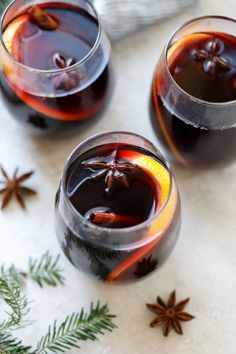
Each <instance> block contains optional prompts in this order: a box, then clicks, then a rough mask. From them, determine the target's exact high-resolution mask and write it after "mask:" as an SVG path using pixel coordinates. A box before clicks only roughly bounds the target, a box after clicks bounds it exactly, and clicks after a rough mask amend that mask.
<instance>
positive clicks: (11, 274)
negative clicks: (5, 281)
mask: <svg viewBox="0 0 236 354" xmlns="http://www.w3.org/2000/svg"><path fill="white" fill-rule="evenodd" d="M1 274H2V275H5V276H6V277H8V278H11V279H12V280H14V282H15V283H16V284H17V285H19V286H23V285H24V284H25V279H24V278H25V277H26V276H27V274H26V273H23V272H21V271H19V270H18V269H17V268H16V267H15V266H14V265H13V264H12V265H11V266H10V267H9V268H6V267H4V266H2V267H1Z"/></svg>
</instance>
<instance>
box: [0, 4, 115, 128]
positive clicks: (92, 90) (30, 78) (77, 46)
mask: <svg viewBox="0 0 236 354" xmlns="http://www.w3.org/2000/svg"><path fill="white" fill-rule="evenodd" d="M40 16H41V17H40ZM44 21H46V24H45V22H44ZM51 21H53V22H52V23H51ZM55 23H56V25H55ZM47 66H48V67H47ZM46 67H47V68H46ZM45 68H46V69H45ZM0 86H1V89H2V96H3V99H4V101H5V103H6V106H7V108H8V109H9V111H10V112H11V115H12V117H13V118H15V119H16V120H17V121H18V122H19V123H21V124H22V125H23V126H25V127H26V128H28V129H29V130H30V131H31V132H33V133H34V132H35V133H46V132H51V131H54V130H57V129H58V128H63V129H64V128H65V127H71V126H72V127H74V126H75V123H77V122H80V121H81V120H85V119H87V118H89V117H93V116H96V115H97V114H98V113H100V112H101V111H102V110H103V109H104V108H105V107H106V104H107V103H108V100H109V98H110V95H111V92H112V87H113V75H112V68H111V47H110V42H109V40H108V38H107V35H106V34H105V32H104V30H103V28H102V25H101V22H100V19H99V17H98V14H97V12H96V10H95V8H94V6H93V5H92V3H91V2H90V1H88V0H58V1H57V2H52V1H51V0H40V1H36V0H15V1H13V2H12V3H11V4H10V5H9V6H8V8H7V9H6V10H5V12H4V14H3V16H2V19H1V28H0Z"/></svg>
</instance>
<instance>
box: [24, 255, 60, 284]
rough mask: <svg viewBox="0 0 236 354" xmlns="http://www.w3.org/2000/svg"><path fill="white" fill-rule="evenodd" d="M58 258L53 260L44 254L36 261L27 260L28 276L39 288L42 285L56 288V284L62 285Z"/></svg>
mask: <svg viewBox="0 0 236 354" xmlns="http://www.w3.org/2000/svg"><path fill="white" fill-rule="evenodd" d="M59 259H60V256H59V255H58V256H57V257H56V258H55V259H53V257H52V256H51V255H50V254H49V252H46V253H44V254H43V256H42V257H41V258H40V259H39V260H38V259H32V258H30V260H29V275H30V277H31V278H32V280H34V281H35V282H36V283H37V284H38V285H39V286H40V287H41V288H42V287H43V285H44V284H47V285H50V286H57V285H58V283H60V284H64V280H65V278H64V277H63V275H62V274H61V273H62V270H61V269H60V268H59V266H58V262H59Z"/></svg>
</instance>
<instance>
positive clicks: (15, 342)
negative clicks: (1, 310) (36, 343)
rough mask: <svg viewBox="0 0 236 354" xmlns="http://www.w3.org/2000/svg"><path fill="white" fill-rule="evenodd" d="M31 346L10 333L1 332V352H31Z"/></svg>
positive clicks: (22, 353) (15, 353)
mask: <svg viewBox="0 0 236 354" xmlns="http://www.w3.org/2000/svg"><path fill="white" fill-rule="evenodd" d="M30 350H31V348H30V347H26V346H24V345H23V344H22V342H21V340H19V339H17V338H14V337H13V336H12V335H11V334H9V333H0V354H30V353H31V352H30Z"/></svg>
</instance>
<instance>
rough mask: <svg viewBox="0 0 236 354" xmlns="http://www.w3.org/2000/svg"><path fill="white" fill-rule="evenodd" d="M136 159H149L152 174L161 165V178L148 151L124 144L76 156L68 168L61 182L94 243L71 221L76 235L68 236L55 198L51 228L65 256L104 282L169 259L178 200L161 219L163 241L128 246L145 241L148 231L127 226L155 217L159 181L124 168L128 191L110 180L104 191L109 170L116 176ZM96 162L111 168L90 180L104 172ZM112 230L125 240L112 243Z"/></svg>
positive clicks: (141, 272)
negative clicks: (97, 216)
mask: <svg viewBox="0 0 236 354" xmlns="http://www.w3.org/2000/svg"><path fill="white" fill-rule="evenodd" d="M136 158H141V159H143V158H144V159H145V158H147V159H149V160H148V161H149V162H148V163H147V166H148V165H149V164H151V162H150V161H151V160H153V161H155V166H157V167H156V168H157V169H158V165H159V164H160V166H161V169H160V170H159V169H158V171H159V172H160V173H161V171H166V166H165V165H164V164H162V162H161V161H159V160H158V159H157V158H156V157H155V156H154V155H152V154H151V153H150V152H148V151H146V150H143V149H140V148H136V147H133V146H130V145H123V144H106V145H103V146H99V147H96V148H93V149H91V150H89V151H88V152H86V153H84V154H82V155H81V156H79V157H78V158H77V159H76V160H75V161H74V162H73V163H72V165H71V166H70V167H69V169H68V171H67V174H66V176H67V178H66V182H65V183H66V192H67V198H68V199H69V200H70V202H71V203H72V205H73V207H74V208H75V209H76V210H77V212H78V213H79V214H80V215H83V216H84V219H85V220H88V221H89V222H90V223H93V224H94V225H97V226H99V227H100V229H99V230H98V231H96V234H95V236H94V239H93V237H92V239H91V234H93V232H94V231H93V230H89V229H88V230H87V229H86V228H85V229H84V230H82V229H83V227H82V228H81V229H80V227H81V226H82V225H81V224H77V223H76V222H75V225H77V226H76V230H78V231H77V233H75V232H73V231H72V228H73V227H74V225H71V226H72V227H71V228H70V227H69V226H68V224H67V220H65V219H63V217H62V215H61V213H60V207H59V204H60V199H61V194H60V191H59V192H58V195H57V199H56V220H57V222H56V229H57V236H58V238H59V242H60V244H61V247H62V249H63V250H64V253H65V254H66V255H67V257H68V258H69V260H70V261H71V262H72V263H73V264H74V265H75V266H76V267H77V268H79V269H82V270H84V271H85V272H86V273H89V274H92V275H94V276H95V277H97V278H99V279H102V280H104V281H109V282H112V281H118V282H120V281H131V280H135V279H138V278H142V277H144V276H146V275H147V274H149V273H151V272H152V271H153V270H154V269H156V268H157V267H158V266H160V265H161V264H162V263H163V261H164V260H165V259H166V257H167V256H168V255H169V253H170V252H171V250H172V248H173V247H174V245H175V242H176V239H177V236H178V231H179V226H180V223H179V222H180V210H179V204H178V200H175V199H174V205H175V207H174V209H173V210H172V211H171V212H170V214H169V213H168V214H166V217H165V218H164V219H163V238H162V237H161V238H160V240H159V242H154V243H153V244H150V246H148V247H147V246H146V244H145V242H144V245H143V244H142V242H141V244H140V245H136V246H134V247H132V246H130V245H132V240H133V241H134V240H136V241H139V240H144V239H145V237H146V236H147V232H148V229H149V227H150V226H149V227H148V226H146V227H144V228H140V229H133V228H132V227H134V226H135V225H136V226H137V225H138V224H140V223H142V222H144V221H146V220H148V219H150V218H152V217H154V215H155V213H156V211H157V210H159V209H158V208H160V206H159V203H160V198H161V194H162V193H163V190H162V187H163V186H161V181H157V180H156V179H155V178H156V177H154V175H153V174H152V172H151V169H150V170H149V171H146V170H145V169H144V168H138V169H131V170H130V169H129V168H126V169H124V170H123V171H124V174H125V176H126V177H127V181H128V183H129V186H125V185H124V184H123V183H122V180H121V178H115V179H114V181H113V184H112V187H111V188H110V189H109V192H108V191H107V179H106V177H107V173H109V171H113V173H114V176H117V175H116V173H117V172H115V170H114V169H116V168H117V167H116V166H117V165H115V164H117V163H118V164H119V166H121V164H124V163H132V161H137V159H136ZM142 161H144V160H142ZM101 162H102V163H103V164H107V165H108V166H110V169H106V171H105V173H104V174H103V173H102V174H101V175H100V177H99V178H98V179H97V178H96V179H94V175H95V174H98V173H101V172H102V170H103V169H102V167H101V166H100V167H99V166H98V165H97V163H101ZM92 165H93V166H94V167H92ZM111 166H113V167H111ZM149 166H150V165H149ZM112 168H113V169H112ZM119 171H120V172H121V170H119ZM158 171H157V173H159V172H158ZM167 174H168V173H167ZM166 176H167V175H166ZM165 183H168V177H167V178H165ZM171 198H172V197H170V200H171ZM173 198H176V197H174V196H173ZM94 212H95V213H96V212H101V213H108V214H109V213H112V214H114V215H116V216H117V215H121V216H122V218H123V219H124V218H125V221H124V220H121V221H118V222H116V221H114V222H112V223H106V222H104V223H99V224H97V223H96V222H95V221H94V219H93V218H92V217H91V216H92V215H93V213H94ZM127 218H128V219H127ZM157 218H158V217H157ZM127 220H128V221H127ZM129 220H132V222H129ZM77 222H78V221H77ZM130 227H131V228H130ZM107 228H109V229H107ZM117 228H122V231H123V232H124V235H122V236H119V237H117V239H116V241H115V242H114V234H111V233H110V232H111V231H110V230H111V229H114V232H116V230H117ZM107 232H108V234H107ZM87 233H88V234H87ZM107 235H108V239H107V238H106V236H107ZM104 237H105V238H104ZM103 238H104V240H105V239H106V241H104V244H103V245H101V243H100V244H98V243H96V240H102V239H103ZM124 240H125V243H124Z"/></svg>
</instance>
